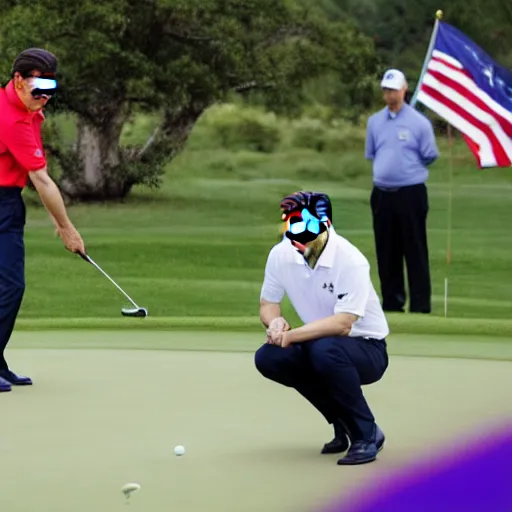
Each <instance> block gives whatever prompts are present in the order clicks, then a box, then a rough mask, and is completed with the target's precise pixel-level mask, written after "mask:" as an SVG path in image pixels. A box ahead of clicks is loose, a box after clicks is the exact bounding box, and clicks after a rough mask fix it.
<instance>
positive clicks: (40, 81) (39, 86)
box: [30, 77, 57, 99]
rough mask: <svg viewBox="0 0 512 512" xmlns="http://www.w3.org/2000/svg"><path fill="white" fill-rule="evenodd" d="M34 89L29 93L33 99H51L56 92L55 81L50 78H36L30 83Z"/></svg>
mask: <svg viewBox="0 0 512 512" xmlns="http://www.w3.org/2000/svg"><path fill="white" fill-rule="evenodd" d="M32 85H33V86H34V88H33V89H32V91H31V92H30V94H32V96H33V97H34V98H35V99H39V98H41V97H42V96H46V97H51V96H53V95H54V94H55V92H56V91H57V80H53V79H51V78H40V77H36V78H34V80H33V81H32Z"/></svg>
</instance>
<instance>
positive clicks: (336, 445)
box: [322, 421, 386, 453]
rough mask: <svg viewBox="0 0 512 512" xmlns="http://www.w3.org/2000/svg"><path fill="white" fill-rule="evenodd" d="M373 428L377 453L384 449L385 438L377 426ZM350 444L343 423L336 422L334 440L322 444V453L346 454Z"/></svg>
mask: <svg viewBox="0 0 512 512" xmlns="http://www.w3.org/2000/svg"><path fill="white" fill-rule="evenodd" d="M375 428H376V434H375V446H376V448H377V451H378V452H380V451H381V450H382V449H383V448H384V442H385V440H386V437H385V435H384V432H382V430H381V429H380V427H379V426H378V425H375ZM350 444H351V440H350V436H349V435H348V434H347V431H346V429H345V427H344V425H343V423H341V422H339V421H336V422H334V439H333V440H332V441H330V442H328V443H325V444H324V447H323V448H322V453H342V452H346V451H347V450H348V449H349V447H350Z"/></svg>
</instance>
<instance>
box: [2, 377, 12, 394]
mask: <svg viewBox="0 0 512 512" xmlns="http://www.w3.org/2000/svg"><path fill="white" fill-rule="evenodd" d="M8 391H12V387H11V383H10V382H7V381H6V380H5V379H2V377H0V393H7V392H8Z"/></svg>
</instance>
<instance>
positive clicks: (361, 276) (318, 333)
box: [280, 264, 370, 347]
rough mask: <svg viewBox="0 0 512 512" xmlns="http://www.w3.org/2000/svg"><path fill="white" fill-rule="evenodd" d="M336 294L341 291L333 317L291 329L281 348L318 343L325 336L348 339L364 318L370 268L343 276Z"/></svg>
mask: <svg viewBox="0 0 512 512" xmlns="http://www.w3.org/2000/svg"><path fill="white" fill-rule="evenodd" d="M336 288H337V290H338V291H337V292H336V293H339V292H340V291H342V292H343V293H342V294H341V298H340V299H338V300H337V301H336V304H335V306H334V312H333V313H334V314H333V315H330V316H328V317H326V318H322V319H321V320H316V321H314V322H310V323H308V324H306V325H303V326H301V327H298V328H296V329H292V330H291V331H288V332H286V333H284V334H283V337H282V343H280V344H281V346H283V347H287V346H289V345H291V344H292V343H302V342H304V341H310V340H315V339H318V338H323V337H326V336H348V335H349V334H350V332H351V331H352V325H353V324H354V322H356V321H357V320H358V319H359V318H361V317H363V316H364V313H365V309H366V302H367V300H368V295H369V293H370V265H369V264H361V265H357V266H354V267H352V268H351V269H350V272H346V273H344V275H342V276H340V279H339V282H338V283H337V284H336Z"/></svg>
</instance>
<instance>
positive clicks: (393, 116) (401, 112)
mask: <svg viewBox="0 0 512 512" xmlns="http://www.w3.org/2000/svg"><path fill="white" fill-rule="evenodd" d="M406 108H407V104H406V103H404V104H403V105H402V108H401V109H400V110H399V111H398V112H391V110H389V107H386V115H387V117H388V118H389V119H396V118H397V117H398V116H400V115H404V114H405V110H406Z"/></svg>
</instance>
